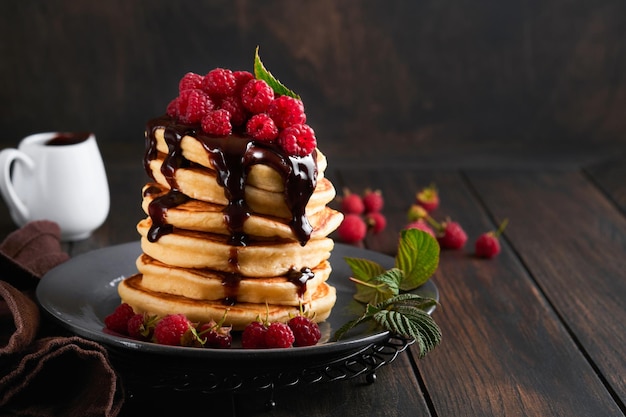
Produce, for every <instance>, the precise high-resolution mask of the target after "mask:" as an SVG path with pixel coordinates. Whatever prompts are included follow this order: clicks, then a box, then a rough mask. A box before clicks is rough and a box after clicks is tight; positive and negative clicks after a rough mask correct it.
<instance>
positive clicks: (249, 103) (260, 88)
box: [241, 80, 274, 114]
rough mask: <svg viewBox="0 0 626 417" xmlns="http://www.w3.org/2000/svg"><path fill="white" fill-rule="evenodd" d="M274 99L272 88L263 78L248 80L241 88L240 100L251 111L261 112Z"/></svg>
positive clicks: (254, 112)
mask: <svg viewBox="0 0 626 417" xmlns="http://www.w3.org/2000/svg"><path fill="white" fill-rule="evenodd" d="M272 100H274V90H272V88H271V87H270V86H269V85H268V84H267V83H266V82H265V81H263V80H250V81H248V83H247V84H246V85H245V86H244V87H243V89H242V90H241V102H242V103H243V106H244V107H245V108H246V109H247V110H248V111H249V112H251V113H253V114H257V113H263V112H265V111H266V110H267V107H268V106H269V104H270V103H271V102H272Z"/></svg>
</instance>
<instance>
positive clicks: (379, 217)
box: [365, 211, 387, 233]
mask: <svg viewBox="0 0 626 417" xmlns="http://www.w3.org/2000/svg"><path fill="white" fill-rule="evenodd" d="M365 222H366V223H367V226H368V227H369V228H371V229H372V231H373V232H374V233H380V232H382V231H383V230H385V227H387V218H386V217H385V216H384V215H383V214H382V213H381V212H380V211H372V212H369V213H367V214H366V215H365Z"/></svg>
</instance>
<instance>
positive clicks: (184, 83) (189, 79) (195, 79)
mask: <svg viewBox="0 0 626 417" xmlns="http://www.w3.org/2000/svg"><path fill="white" fill-rule="evenodd" d="M202 80H204V77H203V76H202V75H200V74H196V73H193V72H188V73H187V74H185V75H183V78H181V79H180V81H179V82H178V92H179V93H180V92H182V91H185V90H195V89H199V88H202Z"/></svg>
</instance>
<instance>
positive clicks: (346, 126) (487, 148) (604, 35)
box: [0, 0, 626, 167]
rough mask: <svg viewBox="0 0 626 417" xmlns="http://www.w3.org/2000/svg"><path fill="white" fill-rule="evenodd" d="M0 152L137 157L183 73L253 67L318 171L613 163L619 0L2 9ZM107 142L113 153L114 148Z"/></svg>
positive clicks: (621, 143) (622, 137)
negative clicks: (57, 137) (303, 114)
mask: <svg viewBox="0 0 626 417" xmlns="http://www.w3.org/2000/svg"><path fill="white" fill-rule="evenodd" d="M1 16H2V17H0V39H1V40H0V103H2V104H1V105H2V111H1V113H0V114H1V116H0V117H1V119H0V120H1V124H0V128H1V129H2V134H1V135H0V145H1V147H6V146H15V145H16V144H17V143H18V141H19V139H20V138H21V137H23V136H25V135H27V134H30V133H34V132H39V131H47V130H83V129H89V130H93V131H95V132H96V134H97V136H98V140H99V143H100V146H101V148H102V149H103V153H104V154H105V159H106V160H109V161H110V160H111V159H113V158H115V159H118V158H129V160H131V159H132V158H135V160H137V158H139V157H140V153H141V151H142V148H143V127H144V123H145V121H146V120H147V119H148V118H150V117H153V116H155V115H158V114H160V113H162V112H163V111H164V108H165V106H166V104H167V102H168V101H169V100H170V99H171V98H172V97H173V96H174V95H175V94H176V86H177V82H178V79H179V78H180V76H182V74H184V73H185V72H187V71H194V72H200V73H205V72H207V71H208V70H210V69H212V68H214V67H217V66H222V67H229V68H232V69H247V70H251V69H252V62H253V55H254V48H255V46H256V45H260V47H261V56H262V58H263V61H264V63H265V64H266V66H267V67H268V68H269V69H270V70H271V71H272V72H273V73H274V74H275V75H276V76H277V77H278V78H280V79H281V81H283V82H284V83H285V84H286V85H287V86H289V87H290V88H292V89H293V90H295V91H297V92H298V93H299V94H300V95H301V96H302V97H303V99H304V101H305V105H306V108H307V114H308V118H309V122H310V124H311V125H312V126H313V127H314V128H315V130H316V132H317V136H318V140H319V143H320V147H321V148H322V150H323V151H325V153H326V154H327V155H328V156H329V158H330V160H331V163H337V164H343V165H344V166H348V165H352V164H354V165H358V164H367V165H378V164H379V163H380V161H381V160H389V159H395V160H396V161H397V163H398V164H399V165H407V166H409V165H410V166H442V165H444V166H448V165H449V166H451V167H457V166H463V167H475V166H485V165H501V166H502V165H504V166H513V167H515V166H524V167H529V166H544V167H545V166H546V165H555V166H578V165H581V164H588V163H592V162H595V161H598V160H602V159H604V158H609V157H612V156H614V155H616V154H623V153H624V152H625V151H626V117H625V115H626V114H625V113H626V24H625V23H626V3H625V2H624V1H622V0H598V1H586V0H548V1H532V0H510V1H501V0H486V1H479V2H476V1H463V0H453V1H450V0H433V1H431V0H425V1H400V0H390V1H340V2H339V1H331V0H322V1H309V2H295V1H293V2H292V1H283V2H281V1H252V0H237V1H230V0H228V1H227V0H223V1H211V2H209V1H170V0H151V1H123V0H112V1H79V0H59V1H45V2H43V1H38V0H10V1H4V2H3V12H2V15H1ZM113 145H115V146H113Z"/></svg>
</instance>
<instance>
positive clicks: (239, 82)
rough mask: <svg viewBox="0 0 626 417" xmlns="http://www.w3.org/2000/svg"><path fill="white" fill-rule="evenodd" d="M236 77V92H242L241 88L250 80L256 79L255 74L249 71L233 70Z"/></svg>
mask: <svg viewBox="0 0 626 417" xmlns="http://www.w3.org/2000/svg"><path fill="white" fill-rule="evenodd" d="M233 76H234V77H235V93H237V92H239V93H241V89H242V88H243V87H244V86H245V85H246V84H247V83H248V81H250V80H253V79H254V74H252V73H251V72H249V71H233Z"/></svg>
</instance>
